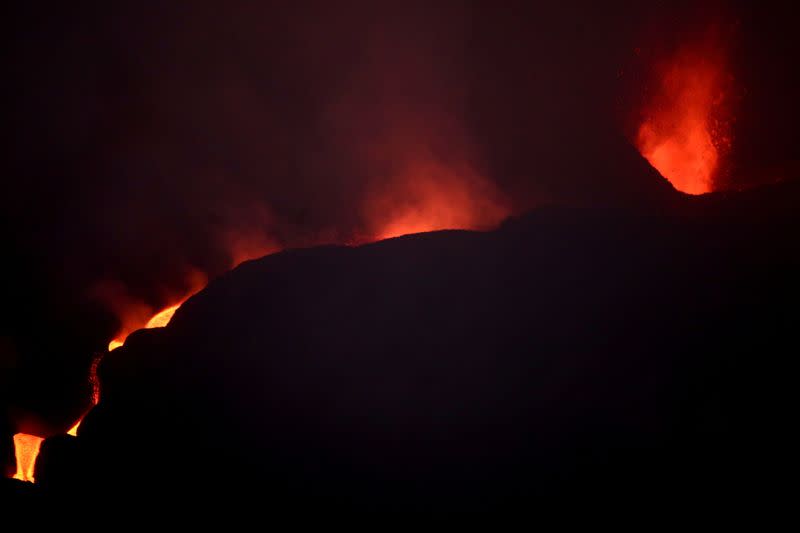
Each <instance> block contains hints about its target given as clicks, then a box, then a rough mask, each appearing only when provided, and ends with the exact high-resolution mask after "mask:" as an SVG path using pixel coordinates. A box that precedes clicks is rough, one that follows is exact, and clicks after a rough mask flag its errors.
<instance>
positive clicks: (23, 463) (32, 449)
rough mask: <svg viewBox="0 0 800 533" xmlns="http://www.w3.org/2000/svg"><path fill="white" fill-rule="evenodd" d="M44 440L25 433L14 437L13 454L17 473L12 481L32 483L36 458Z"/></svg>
mask: <svg viewBox="0 0 800 533" xmlns="http://www.w3.org/2000/svg"><path fill="white" fill-rule="evenodd" d="M43 440H44V439H43V438H41V437H37V436H36V435H28V434H27V433H17V434H16V435H14V454H15V455H16V457H17V473H16V474H14V479H19V480H21V481H30V482H33V481H34V479H33V470H34V467H35V466H36V457H37V456H38V455H39V448H40V447H41V445H42V441H43Z"/></svg>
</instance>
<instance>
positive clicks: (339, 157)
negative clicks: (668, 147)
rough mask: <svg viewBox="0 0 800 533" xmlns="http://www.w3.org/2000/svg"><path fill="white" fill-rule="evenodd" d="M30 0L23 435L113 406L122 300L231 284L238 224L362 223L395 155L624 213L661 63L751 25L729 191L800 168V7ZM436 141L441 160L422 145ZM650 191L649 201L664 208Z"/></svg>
mask: <svg viewBox="0 0 800 533" xmlns="http://www.w3.org/2000/svg"><path fill="white" fill-rule="evenodd" d="M538 4H539V3H535V2H512V1H509V2H502V3H500V4H498V3H497V2H435V3H433V2H335V3H334V2H316V3H315V2H301V3H297V2H293V3H291V5H288V3H282V2H279V3H276V5H268V3H255V2H209V1H192V2H170V3H163V2H144V3H142V2H129V1H120V2H113V3H109V2H84V3H80V4H74V3H73V4H70V3H67V4H65V3H58V4H54V5H46V4H44V3H30V2H26V3H22V2H20V3H18V4H17V5H13V6H10V7H9V8H7V9H8V12H7V13H6V14H5V16H4V17H3V20H4V22H5V23H4V29H3V33H2V35H3V42H4V44H3V50H4V58H3V84H2V89H0V91H2V92H1V93H0V94H2V98H3V102H4V106H3V107H4V109H5V111H6V113H7V118H6V120H5V121H4V122H5V124H6V128H5V139H4V143H3V145H4V148H5V152H6V154H5V156H4V157H3V158H2V170H0V172H2V194H1V195H0V202H2V205H0V242H2V246H3V261H2V269H3V270H2V274H1V275H0V283H1V284H2V296H3V304H2V316H1V317H0V387H2V389H0V390H2V393H0V394H1V395H2V397H0V401H2V402H3V403H5V404H6V405H7V406H8V408H9V410H8V412H9V417H8V420H9V421H10V424H11V426H12V427H13V428H14V429H15V430H25V431H29V432H40V433H47V432H51V431H54V430H56V429H61V430H63V429H65V428H66V426H67V425H68V424H70V423H71V422H72V421H74V419H75V418H76V417H77V416H78V415H79V414H80V413H81V412H82V411H83V409H84V408H85V407H86V405H87V402H88V394H89V386H88V384H87V383H86V375H87V371H88V368H89V365H90V363H91V361H92V357H93V354H94V353H96V352H99V351H103V350H104V349H105V346H106V344H107V343H108V341H109V340H110V339H111V338H112V337H113V335H114V333H115V332H116V331H117V328H118V326H119V324H118V316H117V314H115V309H114V305H115V302H119V301H121V300H126V299H130V300H135V301H142V302H145V303H147V304H148V305H151V306H153V307H156V308H158V307H160V306H163V305H165V304H166V303H169V302H170V299H171V298H174V295H176V294H178V295H180V294H184V293H185V292H186V291H187V290H188V289H189V288H190V285H191V279H193V278H192V273H195V272H201V273H203V274H205V275H206V276H208V277H215V276H217V275H219V274H220V273H222V272H224V271H225V270H227V269H228V268H229V267H230V266H231V264H232V262H233V261H234V260H235V255H236V254H235V252H234V251H233V250H234V248H236V246H235V245H233V244H232V241H236V240H243V241H245V242H246V243H254V245H255V246H258V245H260V244H264V246H265V247H272V248H273V249H274V248H277V247H286V246H305V245H310V244H318V243H322V242H350V241H357V240H359V239H360V238H362V237H361V236H363V235H365V234H366V235H369V232H370V230H371V221H370V219H369V218H370V209H369V204H370V201H371V198H373V193H374V191H375V190H376V188H377V189H380V188H381V187H382V186H383V184H382V183H381V180H382V179H384V177H385V176H389V175H392V169H393V165H398V164H402V162H403V161H405V160H413V159H415V158H418V157H427V158H433V159H435V160H437V161H443V162H445V163H448V162H455V163H457V164H460V163H463V162H467V163H468V164H469V165H470V166H471V167H472V168H475V169H477V171H478V172H479V174H480V175H481V176H482V179H484V180H486V182H487V183H488V184H489V185H490V189H491V194H493V195H496V197H497V203H498V204H501V205H502V206H503V209H504V210H506V211H507V212H508V213H509V214H518V213H522V212H524V211H526V210H528V209H531V208H534V207H537V206H541V205H544V204H561V205H574V204H579V205H586V204H589V205H595V206H603V205H605V204H608V203H613V202H614V201H615V199H617V198H620V197H624V198H626V202H628V203H634V204H635V202H636V196H635V195H633V196H631V195H629V194H628V195H626V193H627V188H628V187H629V184H625V183H616V182H614V181H612V180H607V179H604V176H605V174H604V173H603V172H601V171H599V170H598V169H601V168H603V166H604V165H612V164H613V154H614V153H615V152H613V151H611V152H608V151H607V150H606V148H607V140H608V139H609V138H615V137H616V136H619V137H628V138H630V137H631V135H632V134H634V132H635V129H636V125H637V123H638V118H639V113H640V111H641V110H640V108H641V102H642V100H643V99H644V98H646V94H647V90H648V84H649V83H650V79H651V78H650V76H651V72H650V69H651V68H652V65H653V64H654V63H655V61H656V60H657V59H658V58H660V57H663V56H665V55H668V54H669V53H670V52H671V51H673V50H674V49H675V48H676V47H677V46H679V45H680V44H681V43H686V42H691V40H692V39H694V38H696V37H697V36H698V35H702V34H703V32H705V31H707V29H708V28H709V27H710V26H713V25H716V26H717V27H719V28H721V32H722V34H723V35H726V36H727V42H728V45H729V47H728V58H729V61H730V66H729V69H728V70H729V72H730V74H731V76H733V79H734V83H733V86H734V87H735V94H732V95H731V101H732V102H734V103H735V106H734V107H735V109H734V116H735V119H736V120H735V125H734V140H733V142H734V144H733V149H732V151H731V154H730V157H729V158H728V160H726V161H725V164H724V172H722V173H721V175H720V179H719V182H718V183H717V188H719V189H728V188H731V189H739V188H744V187H748V186H753V185H758V184H761V183H765V182H773V181H776V180H781V179H784V178H787V177H791V176H793V175H794V174H795V173H796V169H797V168H798V166H797V165H798V160H797V155H796V148H795V142H796V136H795V132H796V125H797V124H798V123H800V122H798V119H800V110H799V109H798V103H797V98H796V92H797V91H796V89H797V87H798V83H797V81H798V80H797V77H798V73H797V69H796V65H797V64H798V46H797V44H796V38H795V36H796V30H797V29H796V19H795V17H793V16H792V6H790V5H788V4H787V5H785V6H784V5H782V4H780V3H773V2H766V3H763V2H762V3H758V5H757V6H755V5H751V4H754V3H750V2H635V3H634V2H559V3H555V4H553V5H550V4H549V3H547V4H546V5H545V3H542V5H538ZM420 154H423V156H420ZM645 208H646V206H645Z"/></svg>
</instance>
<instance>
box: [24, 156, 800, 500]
mask: <svg viewBox="0 0 800 533" xmlns="http://www.w3.org/2000/svg"><path fill="white" fill-rule="evenodd" d="M641 161H642V166H641V169H642V172H643V173H644V174H643V175H651V174H650V172H649V171H647V170H646V169H647V166H646V164H645V163H644V161H643V160H641ZM670 197H671V196H670ZM681 198H682V200H681V201H679V202H678V203H677V204H675V205H673V206H672V207H670V208H668V209H666V208H665V209H664V210H663V211H662V212H659V213H641V212H637V211H634V210H631V209H625V208H613V209H592V208H555V207H553V208H543V209H539V210H536V211H533V212H531V213H529V214H527V215H525V216H522V217H517V218H513V219H510V220H508V221H507V222H505V223H504V224H503V225H502V226H501V227H500V228H499V229H497V230H494V231H489V232H471V231H441V232H432V233H424V234H418V235H409V236H405V237H399V238H394V239H389V240H384V241H381V242H377V243H374V244H367V245H362V246H323V247H313V248H307V249H292V250H286V251H283V252H280V253H277V254H273V255H270V256H267V257H264V258H261V259H257V260H253V261H248V262H245V263H244V264H242V265H241V266H239V267H238V268H236V269H235V270H233V271H231V272H229V273H228V274H225V275H224V276H222V277H220V278H218V279H216V280H214V281H212V282H211V283H210V284H209V285H208V287H206V288H205V289H204V290H202V291H201V292H199V293H198V294H196V295H195V296H193V297H192V298H190V299H189V300H188V301H187V302H185V303H184V304H183V305H182V306H181V307H180V308H179V309H178V310H177V312H176V313H175V316H174V317H173V319H172V321H171V322H170V323H169V325H168V326H167V327H164V328H154V329H147V330H141V331H138V332H135V333H133V334H132V335H130V337H129V338H128V339H127V341H126V343H125V345H124V346H122V347H120V348H117V349H116V350H115V351H114V353H113V355H111V356H108V357H106V358H104V359H103V361H102V362H101V364H100V366H99V369H98V376H99V379H100V381H101V386H102V397H101V401H100V403H99V404H98V405H97V407H95V408H94V409H93V410H92V411H91V412H90V413H89V414H88V415H87V416H86V418H85V419H84V421H83V424H82V426H81V428H80V430H79V432H78V436H77V438H70V437H54V438H51V439H48V440H46V441H45V442H44V444H43V445H42V452H41V454H40V459H39V461H38V463H37V469H36V474H35V475H36V479H37V487H38V488H39V490H40V491H41V492H42V494H43V495H45V496H46V497H47V498H53V499H54V500H56V501H65V500H70V499H72V498H75V497H76V495H77V498H78V499H80V500H84V499H89V500H91V501H93V502H103V503H102V505H111V506H112V507H113V506H114V505H119V503H120V501H127V499H128V498H141V495H142V494H147V500H146V502H149V503H145V505H154V506H163V505H165V502H170V503H169V506H170V510H171V511H176V507H175V506H177V507H180V504H179V503H177V502H176V501H175V499H174V498H172V497H171V496H170V494H173V493H177V494H179V495H180V497H181V498H182V500H181V501H186V502H188V504H189V505H196V504H197V502H206V504H212V505H214V506H215V508H219V506H222V508H236V509H245V510H250V511H253V510H254V509H255V508H254V507H252V506H255V505H257V504H256V503H255V500H256V499H263V500H266V501H268V502H270V505H274V506H275V507H276V509H279V512H286V511H288V510H290V509H291V510H297V511H298V512H299V511H300V510H301V509H304V508H309V507H310V508H314V509H325V510H328V511H331V512H346V511H354V512H355V511H363V510H393V511H408V510H438V511H457V510H466V509H470V510H475V509H483V510H501V509H502V510H507V511H513V510H520V509H523V508H526V506H528V505H530V502H531V501H534V502H537V505H547V504H548V503H547V502H550V503H553V502H561V503H563V502H565V501H570V502H584V503H586V502H594V503H597V502H606V503H609V504H610V503H611V502H613V501H620V499H622V500H624V501H627V502H636V503H637V504H647V503H653V502H657V501H660V502H664V501H669V500H670V498H673V497H674V496H675V495H676V494H680V495H681V498H682V499H685V500H686V501H693V502H695V503H699V502H701V501H708V502H709V503H719V504H721V503H724V502H730V501H743V500H748V501H751V500H752V499H754V498H760V497H764V496H765V494H763V493H762V491H763V486H764V485H763V483H765V482H766V480H767V479H768V474H769V472H770V471H771V470H772V469H778V468H780V467H781V464H782V462H783V461H784V460H785V459H786V457H787V455H785V454H786V453H789V452H790V450H788V449H785V448H784V446H783V444H784V443H787V442H788V440H786V438H787V432H789V431H790V429H789V428H788V426H787V424H786V420H789V418H788V417H789V415H790V413H789V405H790V403H789V399H788V396H789V391H790V390H791V385H790V384H789V383H788V379H789V376H792V375H794V371H795V370H796V362H795V361H794V359H793V358H791V357H787V355H788V353H787V351H786V350H787V348H785V347H787V346H790V345H791V343H792V342H793V337H794V324H793V321H792V313H791V311H790V310H791V309H792V304H793V302H795V301H796V299H797V297H798V296H800V292H798V291H799V290H800V286H798V283H797V281H796V277H795V275H794V274H795V272H796V271H797V267H798V266H800V263H799V262H800V254H799V253H798V249H797V247H796V246H794V244H793V236H794V235H796V234H797V231H798V229H800V217H799V216H798V212H797V211H796V209H794V206H795V205H797V202H798V201H800V186H798V184H797V183H786V184H784V185H781V186H776V187H767V188H762V189H757V190H753V191H750V192H747V193H737V194H722V195H705V196H701V197H697V198H692V197H689V196H683V197H681ZM757 493H758V494H757ZM108 495H113V496H111V499H110V500H109V501H106V500H107V499H108V498H107V496H108ZM123 495H124V496H123ZM120 498H122V500H120ZM98 505H101V504H100V503H98ZM230 506H232V507H230Z"/></svg>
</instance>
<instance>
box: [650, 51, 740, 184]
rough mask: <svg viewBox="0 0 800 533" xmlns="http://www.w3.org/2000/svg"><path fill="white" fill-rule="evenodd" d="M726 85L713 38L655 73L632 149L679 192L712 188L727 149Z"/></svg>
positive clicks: (677, 55)
mask: <svg viewBox="0 0 800 533" xmlns="http://www.w3.org/2000/svg"><path fill="white" fill-rule="evenodd" d="M728 83H729V76H728V75H727V73H726V65H725V60H724V54H723V53H722V52H721V47H720V46H719V45H718V44H717V43H716V41H715V40H713V39H707V40H706V41H705V42H703V43H700V44H699V45H695V46H692V47H687V48H685V49H682V50H680V51H679V52H678V53H676V54H675V55H674V56H673V57H671V58H670V59H669V60H668V61H666V62H665V63H663V64H662V65H660V67H659V68H658V69H657V80H656V90H655V92H654V93H652V94H651V95H649V96H650V98H649V101H648V102H646V104H645V110H644V111H645V113H644V115H645V118H644V120H643V122H642V123H641V124H640V125H639V130H638V134H637V139H636V144H637V147H638V148H639V151H640V152H641V153H642V155H643V156H644V157H645V158H646V159H647V160H648V161H649V162H650V164H651V165H653V167H655V169H656V170H658V171H659V172H660V173H661V175H662V176H664V177H665V178H666V179H668V180H669V181H670V182H671V183H672V185H673V186H674V187H675V188H676V189H678V190H680V191H683V192H685V193H689V194H703V193H707V192H710V191H712V190H713V189H714V181H715V178H716V177H717V175H718V172H719V168H720V160H721V158H722V156H723V155H724V152H725V151H726V150H727V149H728V148H729V145H730V121H729V120H728V117H727V116H726V113H725V106H724V104H725V98H726V93H727V90H726V84H728Z"/></svg>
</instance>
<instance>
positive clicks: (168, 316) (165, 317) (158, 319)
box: [108, 302, 183, 352]
mask: <svg viewBox="0 0 800 533" xmlns="http://www.w3.org/2000/svg"><path fill="white" fill-rule="evenodd" d="M182 304H183V302H181V303H178V304H175V305H172V306H170V307H167V308H166V309H163V310H162V311H159V312H158V313H156V314H155V315H153V316H152V317H151V318H150V320H148V321H147V324H145V325H144V328H143V329H151V328H163V327H165V326H166V325H167V324H169V321H170V320H172V316H173V315H174V314H175V311H177V310H178V308H179V307H180V306H181V305H182ZM127 336H128V335H127V334H125V335H124V336H120V337H117V338H116V339H114V340H112V341H111V342H109V343H108V351H109V352H110V351H111V350H114V349H115V348H119V347H120V346H122V345H123V344H125V338H127Z"/></svg>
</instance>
